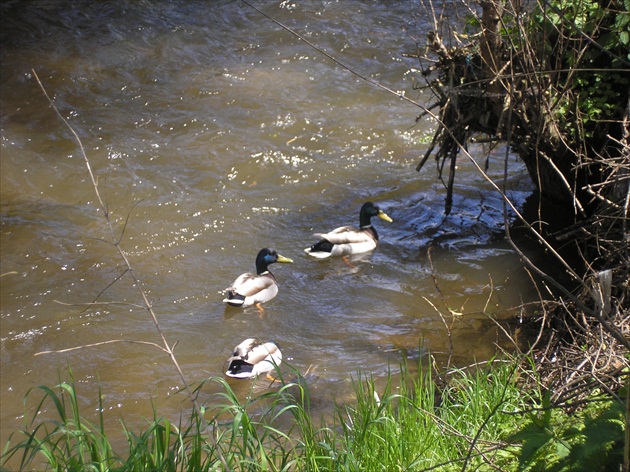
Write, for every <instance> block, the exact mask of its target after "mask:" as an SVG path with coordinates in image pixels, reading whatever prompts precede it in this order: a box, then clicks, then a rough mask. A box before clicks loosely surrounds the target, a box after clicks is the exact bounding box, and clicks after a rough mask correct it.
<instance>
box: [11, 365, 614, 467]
mask: <svg viewBox="0 0 630 472" xmlns="http://www.w3.org/2000/svg"><path fill="white" fill-rule="evenodd" d="M525 365H526V364H525V363H521V362H518V361H516V360H510V361H505V362H503V361H493V362H489V363H486V364H484V365H482V366H480V365H477V366H475V367H474V368H469V369H455V370H451V371H449V372H447V373H446V374H444V375H443V376H441V377H439V378H434V375H433V373H432V371H431V370H430V369H426V368H422V367H420V369H419V372H418V373H417V374H415V373H414V374H412V373H411V372H410V369H409V368H408V366H407V365H406V363H405V362H403V363H402V364H401V369H400V372H390V373H389V375H388V376H387V377H386V379H385V383H384V385H381V386H377V385H380V384H381V383H382V382H377V381H375V379H374V378H373V377H371V376H369V375H364V374H360V373H359V374H358V375H357V376H356V378H355V380H354V392H355V399H354V401H352V402H350V403H347V404H339V405H336V408H335V411H336V413H335V417H334V420H333V421H332V424H331V425H329V426H326V425H323V426H317V424H316V423H315V421H314V419H313V415H312V413H311V410H310V399H309V392H308V388H307V386H306V382H305V381H304V379H303V378H301V377H300V376H299V375H298V376H297V380H293V381H287V380H286V378H285V377H286V376H283V375H282V374H281V373H280V372H278V374H279V380H278V381H277V382H274V383H273V384H271V385H270V388H268V389H266V390H265V391H264V392H262V393H259V394H254V391H253V390H252V392H251V395H247V396H246V399H245V400H240V399H239V398H238V397H237V395H236V394H235V392H234V391H233V390H232V388H231V387H230V385H229V383H227V382H226V380H225V379H223V378H216V377H213V378H210V379H207V380H205V381H204V382H201V383H200V384H199V385H198V386H197V387H196V389H195V390H194V393H195V394H198V393H199V392H200V391H201V389H203V388H204V386H206V385H207V384H208V383H209V382H210V383H213V384H215V387H217V386H218V387H219V392H218V393H217V394H216V397H215V400H214V404H212V405H210V406H208V407H205V406H204V407H202V408H201V410H200V411H201V413H202V414H203V415H204V417H203V418H202V417H200V416H199V415H198V414H197V410H196V409H192V411H191V412H190V413H189V416H188V417H187V418H185V417H182V418H181V419H180V420H179V422H178V423H177V424H176V423H174V422H172V421H171V420H169V419H167V418H164V417H161V416H159V415H158V411H157V409H156V408H155V407H154V414H153V417H152V418H151V419H150V420H148V421H147V426H146V428H144V429H141V430H139V431H138V430H134V429H130V428H129V427H128V426H127V425H126V424H125V423H124V422H123V425H122V428H123V433H124V437H125V438H126V441H127V449H126V450H122V451H116V450H114V448H113V447H112V441H111V440H110V436H109V433H108V432H107V431H106V430H105V421H104V420H105V418H104V417H103V413H102V412H103V411H105V409H104V408H103V401H102V395H101V392H100V390H99V393H98V399H97V404H98V408H99V412H101V413H99V415H98V420H97V422H96V423H92V422H90V421H88V420H86V419H85V417H84V416H82V415H81V411H80V408H79V395H78V392H77V387H76V385H75V383H74V378H73V375H72V371H71V370H69V375H68V377H69V380H68V381H67V382H60V383H59V384H58V385H56V386H55V387H53V388H49V387H46V386H39V387H37V388H34V389H32V390H31V391H29V392H28V393H27V395H26V398H25V403H26V400H28V397H31V396H35V395H36V394H37V395H39V397H38V399H37V403H36V405H37V406H36V408H35V413H34V414H33V416H32V420H31V421H30V422H29V423H28V424H26V427H25V429H24V430H22V431H17V432H15V433H14V434H13V435H12V436H11V437H10V439H9V442H8V443H7V445H6V446H5V448H4V451H3V453H2V458H1V459H0V465H1V468H2V471H5V470H57V471H62V470H63V471H88V470H89V471H148V470H151V471H154V470H159V471H174V472H175V471H191V472H192V471H214V470H224V469H225V468H226V465H227V467H228V468H230V469H231V470H238V471H296V470H308V471H339V470H361V471H382V470H388V471H389V470H414V471H423V470H427V471H428V470H442V471H447V470H448V471H450V470H462V471H464V470H530V469H529V468H530V467H533V470H542V469H539V468H540V467H541V466H542V465H543V464H546V463H548V464H552V463H553V464H557V465H559V466H560V465H566V466H568V467H569V469H562V468H561V467H560V468H559V469H558V470H561V469H562V470H574V469H572V468H571V467H578V468H579V467H580V466H585V465H588V467H589V468H588V470H611V469H610V467H611V466H615V465H616V464H618V463H619V461H620V456H621V450H622V449H623V448H622V447H620V444H622V443H623V432H624V431H623V425H624V421H625V420H624V408H623V404H622V402H620V401H610V400H605V401H602V398H599V399H597V402H593V403H592V404H586V405H581V409H579V410H575V409H573V410H571V411H570V412H567V410H562V409H559V408H555V409H554V408H552V406H551V405H550V403H549V394H548V393H547V394H546V395H544V394H543V393H542V392H541V391H540V390H539V389H537V388H536V387H535V386H534V387H533V390H524V389H523V388H522V385H521V383H520V380H521V379H522V378H523V376H524V374H525V375H532V373H531V372H528V371H525V370H523V369H524V366H525ZM295 375H296V373H295V372H292V373H291V377H292V378H294V377H295ZM51 406H52V408H51ZM552 409H553V414H552ZM51 412H52V414H53V419H41V418H43V417H44V415H48V417H50V415H51ZM208 422H210V423H212V424H214V425H215V427H214V429H213V430H212V434H213V435H214V438H208V437H207V434H208V429H207V428H206V424H208ZM321 423H322V424H324V422H323V421H321ZM215 444H216V447H220V448H221V453H220V454H217V451H216V450H215V446H214V445H215ZM123 449H124V448H123ZM563 451H564V452H563ZM561 452H562V454H561ZM598 465H599V468H598ZM537 467H538V468H537ZM593 467H595V468H593ZM580 470H582V469H580ZM584 470H586V469H584Z"/></svg>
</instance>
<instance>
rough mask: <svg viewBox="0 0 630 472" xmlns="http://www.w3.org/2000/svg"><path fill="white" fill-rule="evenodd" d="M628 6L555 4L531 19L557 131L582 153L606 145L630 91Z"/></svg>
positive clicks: (567, 0) (620, 2) (558, 0)
mask: <svg viewBox="0 0 630 472" xmlns="http://www.w3.org/2000/svg"><path fill="white" fill-rule="evenodd" d="M629 26H630V1H629V0H613V1H611V2H608V3H607V4H606V6H605V7H604V6H602V4H601V2H598V1H597V0H580V1H577V2H576V1H573V0H552V1H551V2H548V3H545V4H543V6H542V7H541V9H538V10H536V11H535V12H534V14H533V15H532V16H531V24H530V26H529V32H530V35H531V37H532V38H538V41H537V44H538V46H537V49H538V51H539V56H540V57H541V58H543V59H544V63H543V67H544V70H543V72H544V73H546V74H548V76H549V77H550V79H551V80H550V82H549V83H548V87H549V89H548V90H549V92H550V94H549V99H550V104H551V109H552V110H554V111H555V116H556V119H557V120H558V123H559V128H560V129H563V130H565V131H566V136H567V137H568V138H569V139H570V140H571V141H570V142H569V144H570V145H571V146H574V147H575V148H576V149H579V148H580V146H579V143H581V142H582V141H583V140H584V139H587V138H588V139H594V140H595V141H594V143H593V144H594V145H595V146H597V142H599V141H600V140H603V139H606V135H607V133H608V129H609V128H608V127H609V126H610V122H612V121H615V120H617V121H619V120H620V117H621V116H623V110H624V109H625V107H626V104H627V100H628V90H629V89H630V33H629V32H628V31H629Z"/></svg>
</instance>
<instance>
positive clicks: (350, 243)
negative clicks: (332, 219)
mask: <svg viewBox="0 0 630 472" xmlns="http://www.w3.org/2000/svg"><path fill="white" fill-rule="evenodd" d="M373 216H378V217H379V218H380V219H382V220H385V221H387V222H388V223H391V222H392V219H391V218H390V217H389V216H387V215H386V214H385V213H384V212H383V210H381V209H380V208H379V207H378V206H376V205H375V204H374V203H372V202H367V203H364V204H363V206H362V207H361V212H360V213H359V225H360V227H359V228H355V227H354V226H341V227H340V228H337V229H334V230H332V231H331V232H329V233H325V234H322V233H317V234H315V236H317V237H319V238H321V239H320V241H319V242H318V243H317V244H314V245H312V246H311V247H308V248H306V249H304V251H306V253H307V254H308V255H309V256H313V257H315V258H317V259H326V258H328V257H331V256H344V257H345V256H349V255H351V254H361V253H363V252H368V251H371V250H372V249H374V248H375V247H376V244H377V243H378V234H377V232H376V230H375V229H374V228H373V227H372V222H371V219H372V217H373Z"/></svg>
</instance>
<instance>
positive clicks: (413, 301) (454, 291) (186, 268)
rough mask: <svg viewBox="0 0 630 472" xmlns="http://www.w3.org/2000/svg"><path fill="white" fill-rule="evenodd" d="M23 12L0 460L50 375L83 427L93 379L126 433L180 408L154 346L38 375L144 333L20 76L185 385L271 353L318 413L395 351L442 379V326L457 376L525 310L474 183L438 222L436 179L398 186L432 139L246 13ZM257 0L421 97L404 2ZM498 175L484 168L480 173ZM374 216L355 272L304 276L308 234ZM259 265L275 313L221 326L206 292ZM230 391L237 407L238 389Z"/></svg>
mask: <svg viewBox="0 0 630 472" xmlns="http://www.w3.org/2000/svg"><path fill="white" fill-rule="evenodd" d="M18 3H19V2H8V3H6V2H5V3H3V5H2V7H0V8H2V13H3V15H2V16H3V20H2V22H3V23H2V121H1V125H2V149H1V150H2V157H1V176H2V186H1V216H2V226H1V230H2V239H1V244H2V246H1V248H2V275H3V276H2V278H1V279H0V282H1V289H2V290H1V305H2V306H1V325H0V337H1V352H0V355H1V357H0V359H1V362H2V369H1V391H0V393H1V395H2V412H1V415H2V416H1V420H2V427H1V431H0V433H1V434H0V439H1V440H2V444H4V443H5V441H6V440H7V438H8V435H9V434H10V432H12V431H14V430H15V429H16V428H19V427H21V426H22V425H23V422H24V418H23V415H24V408H23V397H24V395H25V394H26V392H27V391H28V390H29V389H30V388H32V387H34V386H37V385H40V384H46V385H54V384H55V383H56V382H57V381H58V380H59V378H62V379H67V378H68V374H67V371H68V367H70V368H71V369H72V371H73V373H74V376H75V378H76V381H77V384H78V386H79V388H80V395H81V398H82V400H83V401H84V402H85V405H86V407H85V408H86V410H85V411H86V412H88V413H89V412H94V411H96V408H97V406H96V395H97V391H98V388H99V384H100V387H101V389H102V391H103V393H104V402H105V408H106V410H107V412H108V414H107V417H108V420H110V421H111V422H112V424H114V425H115V424H116V423H117V421H118V418H120V417H122V418H125V420H126V422H127V424H128V425H130V426H133V425H134V422H135V424H142V423H141V420H140V419H141V418H142V417H150V416H151V399H153V402H154V403H155V404H156V405H157V406H158V407H159V408H160V412H161V413H162V414H165V415H173V416H174V417H175V418H177V416H178V414H179V412H180V411H181V410H182V409H183V408H187V406H186V405H187V404H186V403H185V401H184V399H183V397H182V396H181V395H174V393H175V392H177V391H178V389H179V388H180V387H181V386H182V385H181V383H180V381H179V379H178V378H177V376H176V374H175V371H174V369H173V367H172V366H171V365H170V364H169V360H168V359H167V358H166V356H165V355H163V354H162V353H161V352H159V351H158V350H156V349H153V348H150V347H147V346H140V345H137V344H126V343H116V344H107V345H102V346H99V347H93V348H86V349H82V350H78V351H71V352H67V353H63V354H47V355H39V356H35V354H36V353H39V352H42V351H47V350H61V349H66V348H70V347H74V346H79V345H85V344H92V343H100V342H105V341H109V340H143V341H157V340H158V337H157V334H156V331H155V328H154V326H153V325H152V323H151V321H150V319H149V317H148V315H147V313H146V312H145V311H144V310H143V309H141V308H137V307H135V306H133V305H132V304H139V303H140V302H141V300H140V297H139V296H138V293H137V291H136V289H135V288H134V287H133V286H132V283H131V281H130V278H129V277H128V276H123V277H121V275H122V274H123V271H124V269H123V265H122V262H121V261H120V259H119V258H118V256H117V254H116V251H115V250H114V248H113V246H112V245H111V244H110V242H111V236H110V235H109V233H108V229H107V226H106V224H105V221H104V219H103V218H102V215H101V213H100V212H99V210H98V207H97V205H96V200H95V194H94V189H93V188H92V186H91V184H90V182H89V179H88V176H87V173H86V169H85V165H84V162H83V160H82V159H81V156H80V154H79V153H78V150H77V147H76V145H75V143H74V142H73V140H72V137H71V135H70V133H69V132H68V130H67V129H66V128H64V126H63V124H62V123H61V121H60V120H59V119H58V118H57V117H56V116H55V115H54V113H53V111H52V110H51V109H50V108H49V107H48V105H47V102H46V100H45V98H44V96H43V95H42V93H41V91H40V90H39V88H38V86H37V83H36V82H35V80H34V78H33V75H32V73H31V68H33V69H35V70H36V71H37V73H38V75H39V76H40V78H41V79H42V81H43V83H44V85H45V87H46V88H47V90H48V93H49V94H50V95H51V96H54V98H55V102H56V104H57V106H58V107H59V108H60V110H61V111H62V113H63V114H64V116H65V117H66V118H67V119H68V120H69V122H70V123H71V124H72V126H73V127H74V128H75V130H76V131H77V133H78V134H79V136H80V137H81V139H82V141H83V144H84V146H85V149H86V152H87V155H88V157H89V158H90V160H91V164H92V166H93V168H94V171H95V173H96V175H97V177H98V180H99V185H100V189H101V191H102V193H103V196H104V198H105V200H106V202H107V205H108V208H109V211H110V212H111V216H112V218H113V220H114V224H115V230H116V232H117V234H118V235H122V240H121V244H122V247H123V249H124V250H125V251H126V252H127V253H128V255H129V259H130V261H131V263H132V265H133V267H134V269H135V271H136V273H137V275H138V276H139V278H140V279H141V281H142V284H143V288H144V289H145V290H146V291H147V293H148V295H149V298H150V299H151V301H152V302H153V305H154V308H155V310H156V312H157V314H158V317H159V321H160V324H161V326H162V329H163V330H164V332H165V335H166V337H167V339H168V340H169V342H171V343H175V342H177V343H178V344H177V347H176V354H177V356H178V359H179V362H180V364H181V366H182V368H183V370H184V372H185V374H186V375H187V377H188V378H189V379H190V381H191V382H199V381H201V380H202V379H204V378H207V377H209V376H221V375H222V374H223V372H224V370H225V367H226V365H225V360H226V358H227V357H228V356H229V355H230V353H231V349H232V348H233V347H234V346H235V345H236V344H237V343H238V342H240V341H241V340H242V339H244V338H245V337H248V336H254V337H259V338H262V339H274V340H276V341H278V343H279V344H280V345H281V347H282V349H283V352H284V355H285V359H286V360H287V361H288V363H290V364H291V365H292V366H293V367H295V368H296V369H299V370H300V371H306V369H308V368H309V367H312V368H313V369H314V370H313V371H314V372H315V374H316V376H317V380H315V381H314V382H313V385H312V392H311V395H312V397H313V405H314V406H315V408H316V409H320V410H322V411H326V410H327V409H330V408H331V407H332V404H333V399H334V398H336V399H337V400H339V399H341V398H345V397H347V396H348V395H350V393H351V390H352V389H351V381H350V379H351V377H352V376H353V375H354V374H355V373H356V372H357V371H359V370H361V371H368V372H371V373H373V374H374V376H375V377H376V378H378V377H382V376H384V375H385V373H386V372H387V370H388V368H389V366H391V365H397V364H398V362H399V360H400V358H401V353H402V355H405V356H407V357H409V358H410V359H418V358H419V357H421V356H424V355H426V354H427V352H429V351H431V353H432V354H434V355H435V356H436V358H437V360H438V362H441V363H443V362H445V361H446V358H447V354H448V352H449V346H450V345H449V337H448V333H447V330H446V327H445V322H446V325H448V326H449V328H450V330H451V334H452V342H453V349H454V352H453V358H452V361H453V362H455V363H458V364H460V365H461V364H465V363H467V362H471V361H473V360H475V359H477V360H480V359H485V358H488V357H490V356H492V355H493V354H494V353H495V352H496V343H497V342H503V341H502V340H501V336H500V335H499V334H498V333H497V329H496V327H495V325H494V323H493V322H492V321H491V320H490V317H495V318H497V319H512V318H513V317H514V316H515V315H516V314H518V309H516V308H515V307H518V306H519V305H520V304H521V303H522V302H524V301H528V300H531V299H532V298H534V297H535V292H534V290H533V288H532V284H531V282H530V281H529V277H528V276H527V273H526V272H525V271H524V270H523V268H522V264H521V262H520V261H519V258H518V257H517V256H516V255H515V254H514V253H513V251H512V250H511V249H510V247H509V245H508V244H507V243H506V242H504V241H503V240H502V239H501V238H500V237H499V238H497V237H496V235H497V234H500V232H501V230H502V228H503V217H502V214H501V201H500V199H499V198H498V196H497V195H496V194H494V193H493V192H492V191H491V189H490V187H489V186H488V185H487V184H486V183H485V182H484V181H483V180H482V179H481V178H480V177H479V176H478V175H477V174H476V173H475V172H474V170H473V168H472V166H471V165H470V164H469V163H467V162H466V161H465V160H464V159H463V158H462V162H461V163H460V168H459V176H460V177H459V185H458V188H457V196H456V198H455V202H454V210H453V214H452V215H451V216H449V217H448V218H444V216H443V199H444V191H443V187H442V185H441V184H440V183H439V182H438V181H437V180H436V175H435V173H434V171H433V169H431V168H430V166H428V167H427V168H426V169H425V170H424V171H423V172H422V173H420V174H418V173H416V172H415V171H414V167H415V165H416V163H417V162H418V160H419V158H420V156H422V154H423V153H424V151H425V149H426V146H427V144H426V143H427V136H430V134H431V131H432V124H431V123H430V122H429V121H426V120H425V121H422V122H419V123H415V121H414V120H415V117H416V116H417V115H418V114H419V110H418V109H417V108H414V107H413V106H412V105H410V104H409V103H407V102H405V101H401V100H400V99H396V97H395V96H393V95H391V94H388V93H386V92H384V91H382V90H379V89H376V88H375V87H373V86H371V85H369V84H367V83H365V82H364V81H361V80H360V79H358V78H357V77H356V76H353V75H351V74H349V73H348V72H347V71H346V70H344V69H342V68H341V67H339V66H338V65H336V64H335V63H333V62H332V61H330V60H329V59H327V58H326V57H324V56H323V55H322V54H320V53H318V52H317V51H315V50H313V49H312V48H311V47H309V46H308V45H307V44H305V43H304V42H302V41H300V40H298V39H297V38H295V37H294V36H292V35H290V34H289V33H287V32H286V31H284V30H282V29H280V28H279V27H278V26H277V25H275V24H273V23H271V22H270V21H269V20H267V19H265V18H264V17H262V16H261V15H260V14H258V13H257V12H255V11H253V10H251V9H250V8H248V7H246V6H244V5H242V4H240V3H239V2H233V3H226V4H221V3H215V2H207V1H204V2H189V1H176V0H171V1H159V2H152V3H150V4H149V3H144V2H120V1H116V2H96V3H91V2H87V1H79V2H73V3H72V4H68V2H55V1H33V2H28V3H25V4H21V3H20V4H18ZM259 4H260V6H261V8H263V9H264V10H265V12H267V13H268V14H270V15H272V16H273V17H275V18H277V19H278V20H279V21H282V22H283V23H285V24H286V25H288V26H289V27H291V28H294V29H295V30H296V31H298V32H300V33H301V34H303V35H304V36H305V37H306V38H308V40H309V41H312V42H313V43H315V44H317V45H318V46H320V47H322V48H324V49H325V50H326V51H327V52H329V53H330V54H333V55H334V56H335V57H337V58H338V59H339V60H341V61H343V62H344V63H346V64H348V65H349V66H351V67H352V68H353V69H354V70H356V71H358V72H360V73H361V74H364V75H365V76H367V77H371V78H373V79H375V80H378V81H379V82H381V83H383V84H385V85H387V86H388V87H390V88H392V89H393V90H399V91H404V92H405V93H406V94H407V96H409V97H411V98H413V99H414V100H418V101H422V102H424V101H426V100H428V99H429V98H430V97H424V96H423V95H422V94H421V93H420V92H418V91H414V90H413V82H412V78H414V77H415V78H416V79H417V78H418V74H417V72H416V71H415V69H416V68H418V63H417V61H416V60H415V59H410V58H407V57H406V54H408V53H413V52H414V47H415V45H414V43H413V39H412V38H413V37H414V36H416V37H423V36H424V34H425V32H426V30H427V29H428V28H429V26H428V25H427V24H426V23H425V20H424V18H425V15H424V13H423V12H422V11H421V9H420V6H419V5H418V3H417V2H413V1H401V2H373V1H349V0H344V1H343V2H342V1H338V2H335V1H332V2H299V3H298V2H295V3H293V2H278V1H276V2H259ZM472 152H473V154H474V155H476V156H478V157H479V159H480V160H482V159H484V158H485V157H484V155H483V153H482V149H473V150H472ZM501 156H502V151H497V154H496V155H495V156H494V157H493V158H492V159H491V168H490V170H491V172H493V173H494V174H493V175H495V177H497V178H499V177H500V175H501V174H502V168H503V164H502V163H501ZM510 168H511V169H510V172H511V176H512V177H511V180H510V181H509V182H508V185H509V190H508V192H509V194H510V195H511V196H512V197H513V198H515V199H516V200H517V201H522V200H523V199H524V198H525V196H526V195H527V194H528V193H529V191H530V184H529V182H528V181H527V177H526V174H525V171H524V169H523V168H522V167H521V166H520V164H519V163H518V162H516V161H515V160H511V162H510ZM367 200H373V201H376V202H379V203H380V205H381V207H382V208H383V209H384V210H385V211H386V212H387V213H388V214H389V215H390V216H391V217H392V218H393V219H394V223H393V224H391V225H388V224H386V223H385V222H382V221H380V220H378V221H377V222H376V223H375V225H376V226H377V228H378V231H379V234H380V236H381V244H380V246H379V247H378V248H377V250H376V251H375V252H374V253H372V254H368V255H366V256H364V257H362V258H359V259H358V260H356V261H355V262H354V268H351V267H349V266H347V265H345V264H344V263H343V262H342V261H341V260H333V261H320V262H318V261H313V260H310V259H307V257H306V255H305V254H304V253H303V248H305V247H306V246H308V245H310V244H312V243H313V242H314V238H313V237H312V233H314V232H316V231H321V230H327V229H332V228H334V227H336V226H339V225H342V224H348V223H352V224H356V223H357V222H358V210H359V208H360V206H361V204H362V203H363V202H365V201H367ZM123 229H124V234H123ZM104 240H105V241H104ZM265 246H271V247H274V248H276V249H277V250H278V251H279V252H280V253H281V254H283V255H285V256H288V257H292V258H293V259H294V261H295V262H294V264H292V265H288V264H282V265H280V264H278V265H277V266H273V267H272V270H273V271H274V273H275V274H276V276H277V278H278V280H279V283H280V293H279V295H278V297H277V298H276V299H274V300H273V301H272V302H270V303H268V304H267V306H266V312H265V314H264V316H262V317H260V316H258V313H257V311H256V310H255V309H247V310H245V311H239V310H234V309H226V308H225V307H224V306H223V304H222V303H221V300H222V294H221V291H222V289H224V288H225V287H227V286H228V285H229V284H230V283H231V282H232V280H233V279H234V278H235V277H236V276H237V275H238V274H240V273H241V272H244V271H249V270H252V269H253V264H254V258H255V255H256V253H257V252H258V250H259V249H260V248H262V247H265ZM430 247H431V248H432V249H431V260H432V262H433V265H434V272H435V277H436V281H437V283H438V285H439V288H440V289H441V291H442V293H443V294H444V300H442V299H441V297H440V295H439V293H438V292H437V290H436V288H435V285H434V281H433V278H432V276H431V269H430V263H429V256H428V250H429V248H430ZM119 277H121V278H120V279H119ZM97 299H98V301H99V302H101V303H100V304H98V305H93V306H87V305H86V304H88V303H90V302H92V301H94V300H97ZM58 302H61V303H58ZM109 302H117V303H115V304H112V303H109ZM118 302H125V303H127V304H124V303H118ZM445 304H446V305H448V307H449V308H451V309H452V310H453V311H455V312H458V313H461V315H457V316H454V315H452V314H450V313H449V312H448V310H447V309H446V307H445ZM437 310H439V311H440V312H441V314H442V315H443V316H444V320H443V319H442V316H440V313H438V311H437ZM235 386H236V388H237V389H239V391H240V392H241V393H243V394H245V393H246V392H247V391H248V390H249V387H250V383H248V382H242V383H240V384H237V383H235ZM212 388H214V387H212V386H211V385H210V384H208V386H207V387H206V389H207V392H204V393H205V397H204V398H205V399H210V396H211V393H212ZM27 413H28V412H27Z"/></svg>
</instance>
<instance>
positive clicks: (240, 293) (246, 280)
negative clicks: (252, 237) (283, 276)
mask: <svg viewBox="0 0 630 472" xmlns="http://www.w3.org/2000/svg"><path fill="white" fill-rule="evenodd" d="M274 262H293V261H292V260H291V259H289V258H288V257H284V256H281V255H280V254H278V253H277V252H276V251H274V250H273V249H269V248H265V249H261V250H260V252H259V253H258V256H256V274H250V273H246V274H242V275H240V276H239V277H238V278H237V279H236V280H235V281H234V283H233V284H232V286H231V287H228V288H227V289H226V290H227V297H226V298H225V299H224V300H223V301H224V302H225V303H227V304H228V305H230V306H242V307H246V306H251V305H256V306H258V307H259V309H260V308H261V307H260V306H259V304H260V303H265V302H268V301H269V300H271V299H272V298H274V297H275V296H276V295H277V294H278V284H277V282H276V278H275V277H274V275H273V274H272V273H271V272H269V269H268V267H269V264H273V263H274Z"/></svg>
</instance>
